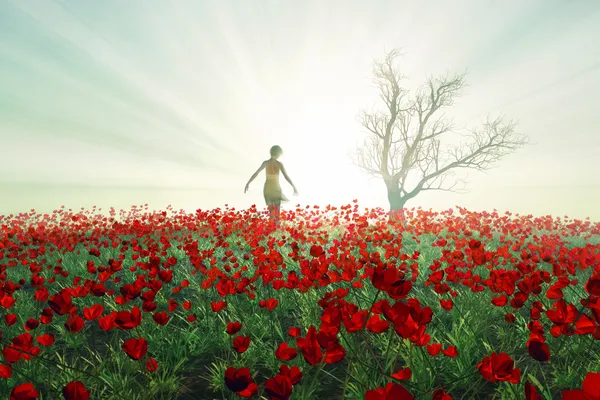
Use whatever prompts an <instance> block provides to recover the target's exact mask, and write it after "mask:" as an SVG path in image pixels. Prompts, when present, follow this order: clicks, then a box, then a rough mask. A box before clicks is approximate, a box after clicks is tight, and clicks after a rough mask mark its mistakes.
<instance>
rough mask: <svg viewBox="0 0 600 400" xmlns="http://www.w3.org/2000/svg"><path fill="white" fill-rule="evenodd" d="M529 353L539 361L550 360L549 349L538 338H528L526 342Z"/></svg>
mask: <svg viewBox="0 0 600 400" xmlns="http://www.w3.org/2000/svg"><path fill="white" fill-rule="evenodd" d="M527 350H528V351H529V355H530V356H531V357H533V358H534V359H536V360H537V361H539V362H547V361H550V350H549V349H548V345H547V344H546V343H544V342H541V341H539V340H530V341H529V343H528V344H527Z"/></svg>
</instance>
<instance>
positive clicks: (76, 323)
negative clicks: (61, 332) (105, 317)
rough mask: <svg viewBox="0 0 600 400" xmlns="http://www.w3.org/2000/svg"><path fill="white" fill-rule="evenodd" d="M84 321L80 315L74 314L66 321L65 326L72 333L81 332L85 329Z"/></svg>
mask: <svg viewBox="0 0 600 400" xmlns="http://www.w3.org/2000/svg"><path fill="white" fill-rule="evenodd" d="M83 323H84V321H83V318H81V317H80V316H79V315H73V316H72V317H70V318H69V319H67V321H66V322H65V328H66V330H67V331H69V332H71V333H77V332H81V330H82V329H83Z"/></svg>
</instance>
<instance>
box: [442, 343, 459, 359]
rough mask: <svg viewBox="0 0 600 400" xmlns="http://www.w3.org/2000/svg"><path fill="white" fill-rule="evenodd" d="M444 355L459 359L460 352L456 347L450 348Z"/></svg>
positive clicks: (443, 351) (444, 351)
mask: <svg viewBox="0 0 600 400" xmlns="http://www.w3.org/2000/svg"><path fill="white" fill-rule="evenodd" d="M442 353H443V354H444V355H445V356H447V357H452V358H454V357H458V350H456V347H454V346H448V348H447V349H445V350H442Z"/></svg>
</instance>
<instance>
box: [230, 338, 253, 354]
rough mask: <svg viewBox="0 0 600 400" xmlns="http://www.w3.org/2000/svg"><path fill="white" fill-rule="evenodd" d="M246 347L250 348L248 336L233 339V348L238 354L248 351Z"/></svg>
mask: <svg viewBox="0 0 600 400" xmlns="http://www.w3.org/2000/svg"><path fill="white" fill-rule="evenodd" d="M248 346H250V337H249V336H237V337H236V338H235V339H233V348H234V349H235V351H237V352H238V353H243V352H245V351H246V350H248Z"/></svg>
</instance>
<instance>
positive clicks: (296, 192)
mask: <svg viewBox="0 0 600 400" xmlns="http://www.w3.org/2000/svg"><path fill="white" fill-rule="evenodd" d="M293 188H294V196H298V189H296V186H293Z"/></svg>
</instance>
